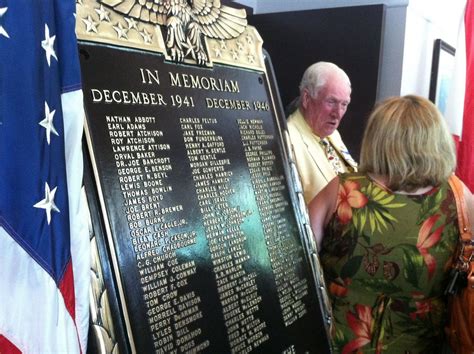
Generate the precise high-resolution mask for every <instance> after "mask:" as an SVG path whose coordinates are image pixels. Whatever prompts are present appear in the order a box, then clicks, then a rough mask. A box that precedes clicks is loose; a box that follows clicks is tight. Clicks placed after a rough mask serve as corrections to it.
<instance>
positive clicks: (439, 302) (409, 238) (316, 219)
mask: <svg viewBox="0 0 474 354" xmlns="http://www.w3.org/2000/svg"><path fill="white" fill-rule="evenodd" d="M455 159H456V157H455V149H454V144H453V139H452V137H451V135H450V134H449V132H448V130H447V127H446V124H445V122H444V119H443V118H442V116H441V113H440V112H439V111H438V109H437V108H436V107H435V106H434V104H432V103H431V102H430V101H428V100H427V99H425V98H422V97H418V96H414V95H408V96H404V97H395V98H389V99H387V100H385V101H383V102H381V103H380V104H378V105H376V107H375V108H374V110H373V112H372V114H371V116H370V118H369V120H368V123H367V126H366V129H365V132H364V136H363V140H362V147H361V158H360V166H359V171H360V172H359V173H349V174H341V175H339V176H338V177H336V178H334V179H333V180H332V181H331V182H330V183H329V184H328V185H327V187H326V188H324V189H323V190H322V191H321V192H320V193H319V194H318V195H317V196H316V197H315V198H314V199H313V200H312V201H311V203H310V204H309V216H310V221H311V228H312V230H313V233H314V236H315V238H316V242H317V244H318V245H319V247H318V249H319V250H320V254H319V255H320V260H321V264H322V269H323V273H324V277H325V280H326V285H327V289H328V295H329V297H330V299H331V303H332V309H333V315H334V324H335V333H334V334H333V337H332V344H333V346H334V350H335V352H337V353H339V352H342V353H352V352H364V353H365V352H367V353H369V352H375V353H381V352H383V353H397V354H399V353H440V352H441V348H442V347H443V341H444V331H443V328H444V324H445V321H446V319H447V317H446V303H445V298H444V290H445V287H446V285H447V281H448V273H449V264H450V262H451V260H452V256H453V254H454V251H455V247H456V245H457V242H458V238H459V229H458V221H457V211H456V202H455V199H454V195H453V193H452V191H451V188H450V186H449V184H448V178H449V177H450V176H451V175H452V173H453V171H454V169H455V165H456V160H455ZM464 189H465V190H464V193H465V197H466V201H467V206H468V210H469V211H470V213H471V217H473V215H472V214H473V210H474V208H473V205H474V204H473V203H474V201H473V197H472V194H471V193H470V192H469V190H468V189H467V188H466V187H465V186H464ZM473 220H474V219H473Z"/></svg>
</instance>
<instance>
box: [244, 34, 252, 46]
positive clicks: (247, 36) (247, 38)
mask: <svg viewBox="0 0 474 354" xmlns="http://www.w3.org/2000/svg"><path fill="white" fill-rule="evenodd" d="M245 39H246V40H247V43H248V44H252V43H253V38H252V36H251V35H250V34H249V33H248V34H247V35H246V36H245Z"/></svg>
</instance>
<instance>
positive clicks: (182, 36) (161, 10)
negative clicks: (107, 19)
mask: <svg viewBox="0 0 474 354" xmlns="http://www.w3.org/2000/svg"><path fill="white" fill-rule="evenodd" d="M99 2H100V3H102V4H104V5H107V6H108V7H111V8H113V9H114V10H115V11H117V12H119V13H121V14H123V15H126V16H129V17H132V18H135V19H138V20H140V21H143V22H148V23H152V24H156V25H161V26H165V27H166V40H165V44H166V49H167V51H168V55H169V56H170V57H171V59H172V60H174V61H176V62H183V61H184V59H185V58H192V59H194V60H195V61H196V62H197V63H198V64H199V65H206V64H207V63H209V55H208V52H207V48H206V46H205V44H204V41H203V36H206V37H209V38H214V39H222V40H226V39H232V38H236V37H238V36H239V35H240V34H241V33H242V32H243V31H244V30H245V28H246V26H247V19H246V14H245V10H244V9H234V8H231V7H228V6H221V2H220V0H99Z"/></svg>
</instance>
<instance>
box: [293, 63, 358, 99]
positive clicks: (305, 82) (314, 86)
mask: <svg viewBox="0 0 474 354" xmlns="http://www.w3.org/2000/svg"><path fill="white" fill-rule="evenodd" d="M334 76H335V77H337V78H339V79H341V80H342V81H346V82H347V85H348V86H349V87H351V81H350V80H349V76H347V74H346V73H345V72H344V70H342V69H341V68H340V67H338V66H337V65H336V64H333V63H330V62H327V61H320V62H317V63H314V64H312V65H310V66H309V67H308V68H307V69H306V71H305V72H304V74H303V78H302V79H301V83H300V97H301V96H302V94H303V91H304V90H305V89H307V90H308V91H309V94H310V95H311V97H313V98H315V97H317V95H318V93H319V90H320V89H321V88H322V87H324V85H326V82H327V80H328V79H329V77H334Z"/></svg>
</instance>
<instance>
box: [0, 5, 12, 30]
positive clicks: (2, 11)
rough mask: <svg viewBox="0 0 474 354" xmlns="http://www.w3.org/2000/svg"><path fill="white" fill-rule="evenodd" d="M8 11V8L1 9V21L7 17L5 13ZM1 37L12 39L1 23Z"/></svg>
mask: <svg viewBox="0 0 474 354" xmlns="http://www.w3.org/2000/svg"><path fill="white" fill-rule="evenodd" d="M7 10H8V7H0V20H1V19H2V17H3V15H5V12H7ZM0 36H5V37H7V38H10V36H9V35H8V33H7V31H5V28H3V26H2V23H1V22H0Z"/></svg>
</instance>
